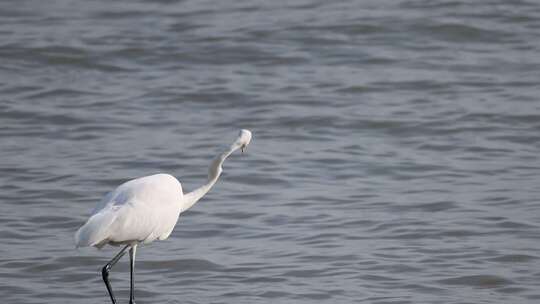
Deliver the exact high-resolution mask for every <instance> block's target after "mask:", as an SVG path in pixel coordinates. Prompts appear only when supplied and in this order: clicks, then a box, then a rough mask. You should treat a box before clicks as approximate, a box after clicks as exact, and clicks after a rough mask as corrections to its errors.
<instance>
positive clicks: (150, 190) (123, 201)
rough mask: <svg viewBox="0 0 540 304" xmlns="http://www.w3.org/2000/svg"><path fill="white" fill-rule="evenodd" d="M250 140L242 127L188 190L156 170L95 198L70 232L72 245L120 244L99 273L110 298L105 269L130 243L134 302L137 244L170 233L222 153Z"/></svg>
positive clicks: (211, 179) (214, 176)
mask: <svg viewBox="0 0 540 304" xmlns="http://www.w3.org/2000/svg"><path fill="white" fill-rule="evenodd" d="M250 141H251V131H249V130H246V129H241V130H240V133H239V134H238V138H236V140H235V141H234V142H233V143H232V145H231V146H230V147H229V148H228V149H226V150H225V151H224V152H223V153H221V154H219V155H217V156H216V157H215V158H214V159H213V161H212V162H211V164H210V168H209V169H208V180H207V182H206V183H205V184H204V185H202V186H200V187H199V188H197V189H195V190H193V191H192V192H189V193H185V194H184V193H183V192H182V185H181V184H180V182H179V181H178V180H177V179H176V178H175V177H174V176H172V175H170V174H165V173H159V174H154V175H149V176H144V177H139V178H136V179H132V180H129V181H127V182H125V183H123V184H121V185H120V186H118V187H117V188H116V189H114V190H113V191H111V192H109V193H108V194H107V195H105V197H104V198H103V199H102V200H101V201H100V202H99V203H98V204H97V206H96V207H95V208H94V210H93V211H92V213H91V215H90V217H89V218H88V220H87V221H86V223H85V224H84V225H82V226H81V227H80V228H79V230H78V231H77V232H76V233H75V245H76V247H77V248H78V247H97V248H99V249H100V248H102V247H103V246H105V245H112V246H122V249H121V250H120V252H118V254H116V255H115V256H114V257H113V258H112V259H111V260H110V261H109V262H108V263H107V264H105V266H103V268H102V269H101V275H102V278H103V282H104V283H105V286H106V288H107V291H108V293H109V296H110V298H111V301H112V303H113V304H116V299H115V297H114V294H113V291H112V288H111V284H110V282H109V272H110V271H111V268H112V267H113V266H114V265H115V264H116V263H117V262H118V260H120V258H122V256H124V254H125V253H126V251H127V250H128V249H129V258H130V301H129V303H130V304H135V295H134V293H135V290H134V289H135V288H134V268H135V254H136V252H137V246H138V245H139V244H148V243H151V242H153V241H155V240H165V239H167V238H168V237H169V235H170V234H171V232H172V231H173V229H174V227H175V226H176V222H177V221H178V218H179V216H180V214H181V213H182V212H184V211H186V210H188V209H189V208H190V207H192V206H193V205H194V204H195V203H197V202H198V201H199V200H200V199H201V198H202V197H203V196H204V195H205V194H206V193H207V192H208V191H209V190H210V189H211V188H212V186H214V184H215V183H216V182H217V180H218V178H219V176H220V175H221V172H222V171H223V168H222V164H223V162H224V161H225V159H226V158H227V157H228V156H229V155H231V154H232V153H233V152H234V151H236V150H238V149H241V150H242V152H244V149H246V147H247V146H248V144H249V143H250Z"/></svg>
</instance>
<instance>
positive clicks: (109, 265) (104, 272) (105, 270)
mask: <svg viewBox="0 0 540 304" xmlns="http://www.w3.org/2000/svg"><path fill="white" fill-rule="evenodd" d="M129 246H130V245H126V247H124V248H122V250H120V252H119V253H118V254H117V255H115V256H114V258H112V260H110V261H109V263H107V264H105V266H103V268H102V269H101V275H102V276H103V282H105V286H107V291H108V292H109V296H111V301H112V303H113V304H116V300H115V299H114V295H113V292H112V288H111V283H109V271H110V270H111V268H112V267H113V266H114V264H116V262H118V260H120V258H121V257H122V256H123V255H124V254H125V253H126V249H128V247H129Z"/></svg>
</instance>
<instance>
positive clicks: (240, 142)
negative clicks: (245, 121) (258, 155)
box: [234, 129, 251, 152]
mask: <svg viewBox="0 0 540 304" xmlns="http://www.w3.org/2000/svg"><path fill="white" fill-rule="evenodd" d="M250 141H251V132H250V131H249V130H246V129H242V130H240V134H238V138H237V139H236V141H235V142H234V145H235V146H236V147H238V148H240V149H242V152H244V150H245V149H246V147H247V146H248V145H249V142H250Z"/></svg>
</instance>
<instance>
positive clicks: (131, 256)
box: [129, 244, 137, 304]
mask: <svg viewBox="0 0 540 304" xmlns="http://www.w3.org/2000/svg"><path fill="white" fill-rule="evenodd" d="M135 253H137V244H135V245H133V247H131V248H130V249H129V261H130V262H131V267H130V270H131V280H130V281H131V284H130V292H129V304H135V280H134V274H135Z"/></svg>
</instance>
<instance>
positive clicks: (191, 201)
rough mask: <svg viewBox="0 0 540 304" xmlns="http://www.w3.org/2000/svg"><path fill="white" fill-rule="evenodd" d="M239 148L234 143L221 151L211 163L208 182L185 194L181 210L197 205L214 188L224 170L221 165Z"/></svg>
mask: <svg viewBox="0 0 540 304" xmlns="http://www.w3.org/2000/svg"><path fill="white" fill-rule="evenodd" d="M238 148H239V147H238V146H236V145H234V144H233V145H232V146H231V147H230V148H229V149H228V150H227V151H225V152H223V153H221V154H220V155H218V156H216V157H215V158H214V160H213V161H212V164H211V165H210V168H209V169H208V180H207V182H206V184H204V185H202V186H200V187H199V188H197V189H195V190H193V191H191V192H189V193H186V194H184V199H183V203H182V206H181V210H180V212H183V211H185V210H187V209H189V208H190V207H191V206H193V205H195V203H196V202H198V201H199V200H200V199H201V198H202V197H203V196H204V195H205V194H206V193H208V191H210V189H212V187H213V186H214V184H215V183H216V182H217V180H218V178H219V176H220V175H221V172H222V171H223V169H222V168H221V165H222V164H223V162H224V161H225V159H227V157H228V156H229V155H231V153H233V152H234V151H235V150H236V149H238Z"/></svg>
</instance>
